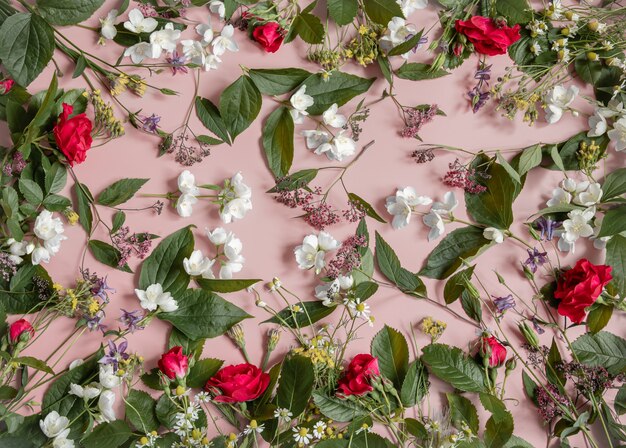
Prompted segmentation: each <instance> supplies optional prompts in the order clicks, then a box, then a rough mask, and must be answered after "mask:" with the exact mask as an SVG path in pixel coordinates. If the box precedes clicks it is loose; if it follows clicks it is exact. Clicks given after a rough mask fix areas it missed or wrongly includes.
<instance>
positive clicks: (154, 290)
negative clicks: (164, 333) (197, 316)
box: [135, 283, 178, 313]
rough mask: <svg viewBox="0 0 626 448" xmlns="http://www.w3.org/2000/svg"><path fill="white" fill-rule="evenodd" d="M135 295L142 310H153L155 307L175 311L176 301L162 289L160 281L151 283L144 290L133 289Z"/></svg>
mask: <svg viewBox="0 0 626 448" xmlns="http://www.w3.org/2000/svg"><path fill="white" fill-rule="evenodd" d="M135 295H136V296H137V298H138V299H139V304H140V305H141V307H142V308H143V309H144V310H148V311H154V310H156V309H157V308H158V309H160V310H161V311H164V312H166V313H169V312H172V311H176V310H177V309H178V303H176V300H174V298H173V297H172V295H171V294H170V293H169V292H165V291H163V286H161V284H160V283H153V284H152V285H150V286H148V287H147V288H146V289H145V291H144V290H142V289H135Z"/></svg>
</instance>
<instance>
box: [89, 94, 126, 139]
mask: <svg viewBox="0 0 626 448" xmlns="http://www.w3.org/2000/svg"><path fill="white" fill-rule="evenodd" d="M83 95H84V96H85V97H86V98H87V100H89V102H90V103H91V104H92V106H93V110H94V123H95V125H96V126H97V128H98V129H97V131H96V133H97V132H102V131H105V132H107V133H108V134H109V135H110V136H111V137H113V138H115V137H120V136H122V135H124V126H123V125H122V122H121V121H120V120H118V119H117V118H116V117H115V115H114V114H113V107H111V105H110V104H108V103H105V102H104V100H103V99H102V93H101V92H100V90H98V89H96V90H94V91H92V92H85V93H84V94H83Z"/></svg>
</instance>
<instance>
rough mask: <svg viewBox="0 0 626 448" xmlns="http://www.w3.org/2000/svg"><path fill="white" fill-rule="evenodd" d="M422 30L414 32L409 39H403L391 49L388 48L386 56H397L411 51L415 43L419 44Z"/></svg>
mask: <svg viewBox="0 0 626 448" xmlns="http://www.w3.org/2000/svg"><path fill="white" fill-rule="evenodd" d="M422 32H423V31H419V32H418V33H416V34H415V35H413V36H412V37H410V38H409V39H407V40H405V41H404V42H402V43H401V44H399V45H396V46H395V47H393V48H392V49H391V50H389V53H387V56H399V55H401V54H404V53H406V52H408V51H411V50H412V49H413V48H414V47H415V46H416V45H417V44H419V42H420V39H421V38H422Z"/></svg>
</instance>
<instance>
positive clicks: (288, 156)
mask: <svg viewBox="0 0 626 448" xmlns="http://www.w3.org/2000/svg"><path fill="white" fill-rule="evenodd" d="M293 130H294V123H293V118H292V117H291V114H290V113H289V109H288V108H287V107H285V106H280V107H279V108H278V109H276V110H275V111H274V112H272V113H271V114H270V116H269V117H268V118H267V121H266V122H265V126H264V127H263V149H264V150H265V158H266V159H267V165H268V166H269V168H270V170H271V171H272V173H273V174H274V176H276V177H278V178H280V177H283V176H286V175H287V174H288V173H289V170H290V169H291V164H292V163H293Z"/></svg>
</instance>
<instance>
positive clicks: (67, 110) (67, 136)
mask: <svg viewBox="0 0 626 448" xmlns="http://www.w3.org/2000/svg"><path fill="white" fill-rule="evenodd" d="M73 111H74V108H73V107H72V106H71V105H69V104H66V103H63V112H62V113H61V115H59V121H58V123H57V124H56V126H55V127H54V129H53V132H54V139H55V140H56V142H57V146H58V147H59V150H60V151H61V152H62V153H63V154H64V155H65V157H66V158H67V161H68V163H69V164H70V166H74V164H75V163H82V162H84V161H85V158H86V157H87V151H88V150H89V148H91V142H92V138H91V129H92V124H91V121H90V120H89V118H87V115H85V114H78V115H76V116H74V117H72V118H69V116H70V115H71V114H72V112H73Z"/></svg>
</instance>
